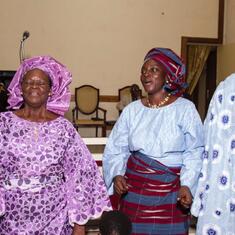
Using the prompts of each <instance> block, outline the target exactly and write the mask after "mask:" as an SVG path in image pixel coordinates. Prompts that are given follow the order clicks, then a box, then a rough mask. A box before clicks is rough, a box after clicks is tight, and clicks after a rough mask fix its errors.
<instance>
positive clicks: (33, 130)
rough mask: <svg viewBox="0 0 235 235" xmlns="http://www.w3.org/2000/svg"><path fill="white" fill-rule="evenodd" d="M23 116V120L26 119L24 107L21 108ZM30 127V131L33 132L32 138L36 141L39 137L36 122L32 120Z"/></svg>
mask: <svg viewBox="0 0 235 235" xmlns="http://www.w3.org/2000/svg"><path fill="white" fill-rule="evenodd" d="M23 116H24V118H25V120H27V118H26V113H25V110H24V109H23ZM31 129H32V132H33V139H34V140H35V141H36V142H37V141H38V137H39V127H38V125H37V123H34V122H32V126H31Z"/></svg>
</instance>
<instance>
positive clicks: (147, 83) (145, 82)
mask: <svg viewBox="0 0 235 235" xmlns="http://www.w3.org/2000/svg"><path fill="white" fill-rule="evenodd" d="M151 83H152V82H151V81H144V82H143V84H144V85H150V84H151Z"/></svg>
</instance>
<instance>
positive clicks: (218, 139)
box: [191, 74, 235, 235]
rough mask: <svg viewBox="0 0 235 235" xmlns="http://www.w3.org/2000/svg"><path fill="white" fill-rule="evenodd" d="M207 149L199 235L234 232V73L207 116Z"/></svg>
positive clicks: (198, 200) (195, 209)
mask: <svg viewBox="0 0 235 235" xmlns="http://www.w3.org/2000/svg"><path fill="white" fill-rule="evenodd" d="M204 125H205V153H204V155H203V166H202V170H201V173H200V176H201V177H200V179H199V184H198V188H197V191H196V194H195V199H194V203H193V205H192V209H191V211H192V214H193V215H195V216H198V223H197V234H198V235H207V234H213V235H232V234H235V74H232V75H230V76H229V77H228V78H227V79H226V80H225V81H223V82H221V83H220V84H219V86H218V88H217V89H216V91H215V93H214V95H213V98H212V100H211V103H210V106H209V110H208V113H207V117H206V120H205V124H204Z"/></svg>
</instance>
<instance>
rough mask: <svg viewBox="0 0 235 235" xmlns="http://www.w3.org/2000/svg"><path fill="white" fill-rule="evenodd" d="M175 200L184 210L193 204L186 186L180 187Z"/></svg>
mask: <svg viewBox="0 0 235 235" xmlns="http://www.w3.org/2000/svg"><path fill="white" fill-rule="evenodd" d="M177 200H178V201H179V202H180V204H181V205H182V206H183V207H185V208H189V207H190V206H191V204H192V202H193V197H192V194H191V192H190V189H189V188H188V186H181V187H180V190H179V192H178V198H177Z"/></svg>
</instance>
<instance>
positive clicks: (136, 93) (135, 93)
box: [117, 84, 142, 115]
mask: <svg viewBox="0 0 235 235" xmlns="http://www.w3.org/2000/svg"><path fill="white" fill-rule="evenodd" d="M141 97H142V90H141V89H140V88H139V86H138V85H137V84H133V85H131V86H125V87H122V88H120V89H119V90H118V100H119V102H118V104H117V109H118V110H119V115H120V114H121V112H122V110H123V108H124V107H125V106H127V105H128V104H129V103H131V102H132V101H134V100H138V99H140V98H141Z"/></svg>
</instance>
